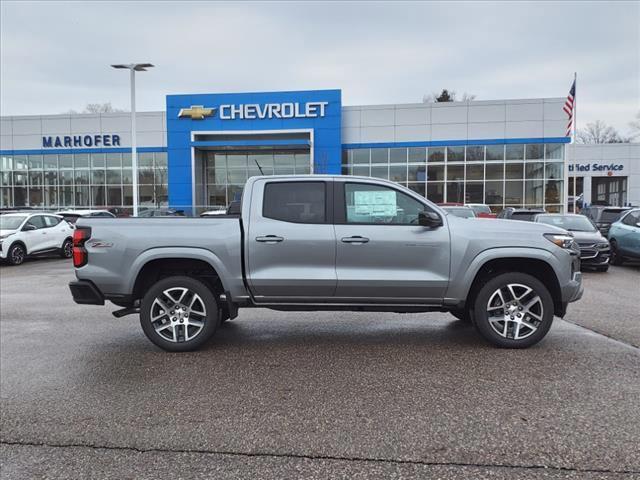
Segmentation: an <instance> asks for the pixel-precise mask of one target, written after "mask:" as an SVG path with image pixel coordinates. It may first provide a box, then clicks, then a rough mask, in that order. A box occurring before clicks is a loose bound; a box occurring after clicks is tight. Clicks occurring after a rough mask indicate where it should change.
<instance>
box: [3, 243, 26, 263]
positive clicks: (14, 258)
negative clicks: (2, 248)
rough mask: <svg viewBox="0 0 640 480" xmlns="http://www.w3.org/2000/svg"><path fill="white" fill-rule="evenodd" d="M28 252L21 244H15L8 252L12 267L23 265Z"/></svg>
mask: <svg viewBox="0 0 640 480" xmlns="http://www.w3.org/2000/svg"><path fill="white" fill-rule="evenodd" d="M26 256H27V252H26V251H25V249H24V247H23V246H22V245H20V244H19V243H14V244H13V245H11V248H10V249H9V251H8V252H7V260H8V261H9V264H11V265H21V264H22V262H24V259H25V257H26Z"/></svg>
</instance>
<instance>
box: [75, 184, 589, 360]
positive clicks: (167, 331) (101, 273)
mask: <svg viewBox="0 0 640 480" xmlns="http://www.w3.org/2000/svg"><path fill="white" fill-rule="evenodd" d="M579 254H580V251H579V249H578V247H577V245H576V244H575V242H574V241H573V239H572V237H571V236H569V235H568V234H567V232H565V231H564V230H561V229H558V228H556V227H553V226H550V225H545V224H539V223H528V222H516V221H511V220H492V219H472V218H458V217H455V216H453V215H448V214H447V213H446V212H444V211H443V210H442V209H440V208H438V207H437V206H436V205H434V204H432V203H431V202H429V201H428V200H426V199H425V198H424V197H422V196H420V195H418V194H416V193H415V192H413V191H411V190H408V189H406V188H403V187H401V186H399V185H397V184H395V183H391V182H387V181H383V180H377V179H373V178H363V177H346V176H322V175H313V176H286V177H285V176H282V177H279V176H270V177H252V178H250V179H249V181H248V182H247V184H246V185H245V188H244V193H243V198H242V205H241V213H240V215H222V216H214V217H209V218H184V217H183V218H179V217H178V218H176V217H168V218H162V217H158V218H144V219H143V218H124V219H108V218H104V219H84V218H82V219H80V220H79V221H78V223H77V225H76V230H75V234H74V252H73V259H74V266H75V267H76V270H75V272H76V277H77V280H76V281H73V282H71V283H70V289H71V293H72V295H73V298H74V300H75V301H76V302H77V303H81V304H96V305H104V302H105V300H109V301H111V302H113V303H114V304H116V305H118V306H120V307H123V308H122V309H121V310H118V311H115V312H114V315H116V316H122V315H127V314H130V313H139V314H140V323H141V325H142V329H143V330H144V333H145V334H146V335H147V337H148V338H149V339H150V340H151V341H152V342H153V343H155V344H156V345H158V346H159V347H161V348H163V349H165V350H169V351H187V350H193V349H196V348H198V347H200V346H201V345H202V344H203V343H205V342H206V341H207V340H208V339H209V338H211V336H212V335H213V334H214V333H215V331H216V329H217V328H218V326H219V325H220V324H221V323H222V322H224V321H226V320H229V319H233V318H235V317H236V316H237V315H238V309H239V308H241V307H264V308H270V309H273V310H289V311H291V310H293V311H319V310H333V311H345V310H352V311H378V312H379V311H384V312H398V313H408V312H411V313H415V312H434V311H435V312H451V313H452V314H453V315H454V316H455V317H457V318H458V319H460V320H462V321H466V322H471V323H473V324H474V325H475V327H476V329H477V330H478V332H479V333H480V334H481V335H482V336H483V337H484V338H485V339H486V340H488V341H489V342H491V343H493V344H494V345H496V346H500V347H510V348H524V347H528V346H530V345H533V344H535V343H537V342H538V341H540V340H541V339H542V338H543V337H544V336H545V335H546V333H547V332H548V331H549V328H550V327H551V323H552V321H553V318H554V315H557V316H559V317H562V316H564V314H565V312H566V309H567V304H568V303H569V302H573V301H575V300H578V299H579V298H580V297H581V296H582V291H583V289H582V276H581V273H580V260H579Z"/></svg>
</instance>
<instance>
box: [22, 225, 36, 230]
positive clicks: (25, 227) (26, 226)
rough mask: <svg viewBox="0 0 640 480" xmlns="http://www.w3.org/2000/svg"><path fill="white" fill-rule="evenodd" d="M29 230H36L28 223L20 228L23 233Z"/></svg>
mask: <svg viewBox="0 0 640 480" xmlns="http://www.w3.org/2000/svg"><path fill="white" fill-rule="evenodd" d="M31 230H37V227H36V226H35V225H31V224H30V223H27V224H26V225H25V226H24V227H22V231H23V232H30V231H31Z"/></svg>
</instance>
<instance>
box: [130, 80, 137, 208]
mask: <svg viewBox="0 0 640 480" xmlns="http://www.w3.org/2000/svg"><path fill="white" fill-rule="evenodd" d="M130 70H131V169H132V175H133V178H132V180H133V216H134V217H137V216H138V150H137V146H136V71H135V70H134V69H133V68H131V69H130Z"/></svg>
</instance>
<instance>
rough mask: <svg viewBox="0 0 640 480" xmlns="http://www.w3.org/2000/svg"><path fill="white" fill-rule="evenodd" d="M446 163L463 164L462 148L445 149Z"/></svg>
mask: <svg viewBox="0 0 640 480" xmlns="http://www.w3.org/2000/svg"><path fill="white" fill-rule="evenodd" d="M447 162H464V147H447Z"/></svg>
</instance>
